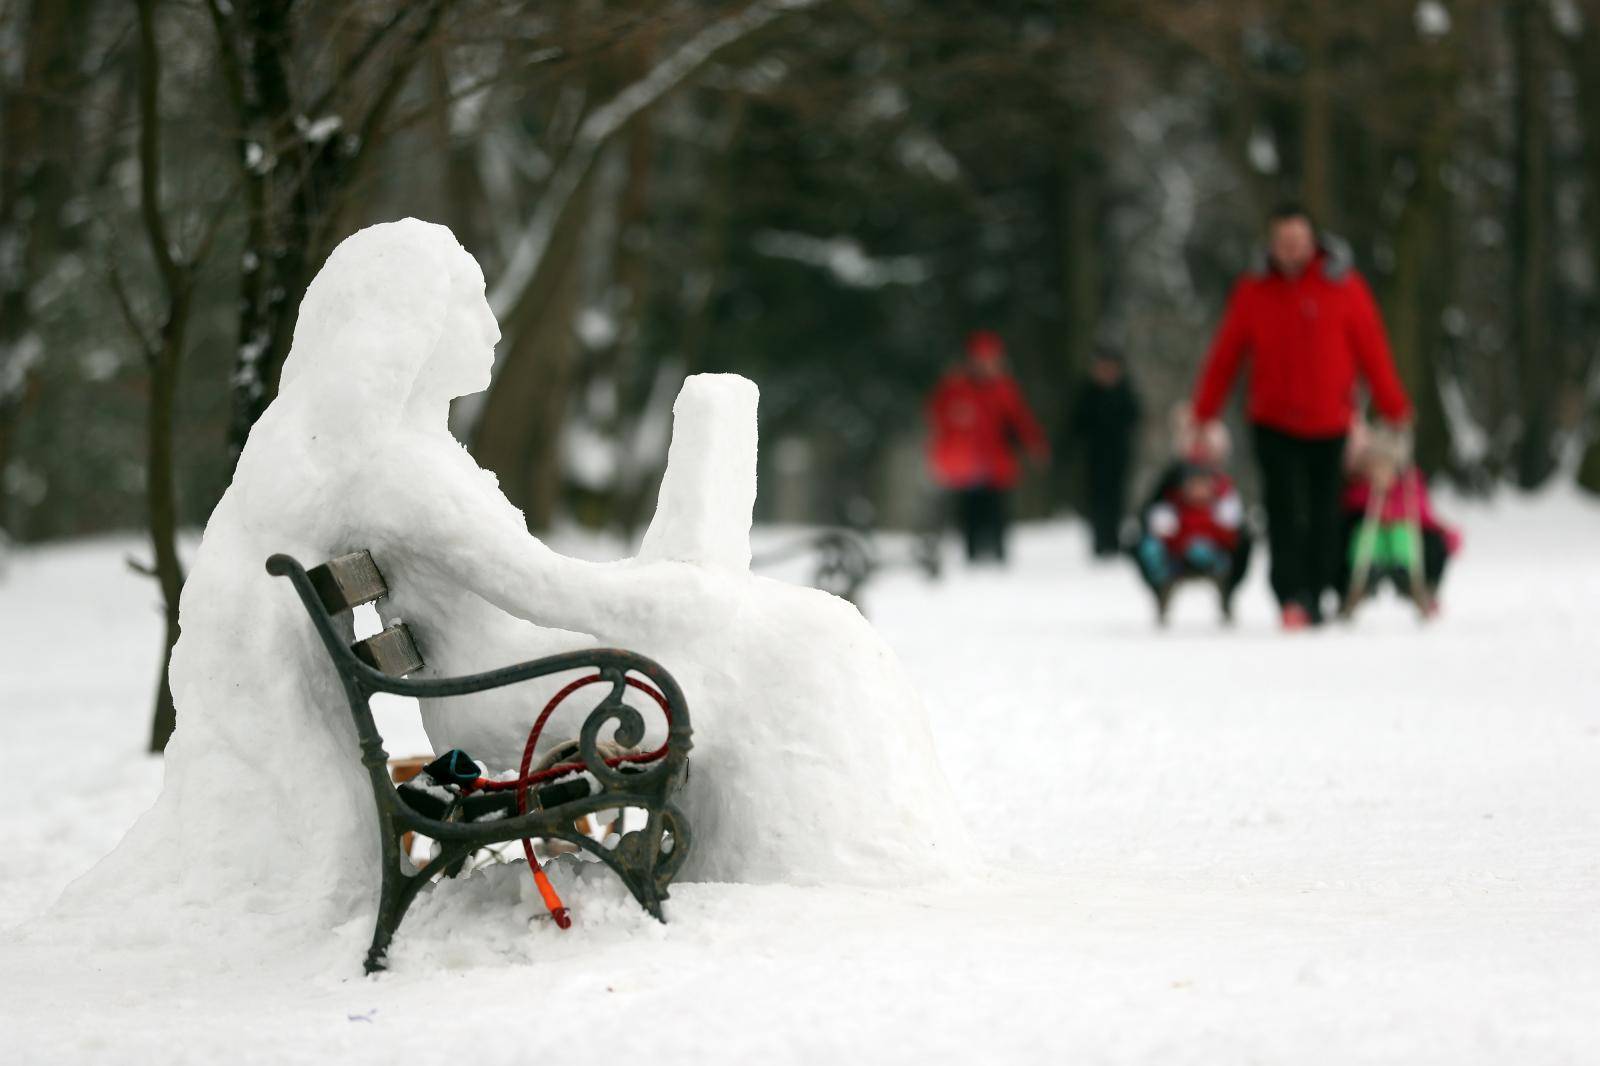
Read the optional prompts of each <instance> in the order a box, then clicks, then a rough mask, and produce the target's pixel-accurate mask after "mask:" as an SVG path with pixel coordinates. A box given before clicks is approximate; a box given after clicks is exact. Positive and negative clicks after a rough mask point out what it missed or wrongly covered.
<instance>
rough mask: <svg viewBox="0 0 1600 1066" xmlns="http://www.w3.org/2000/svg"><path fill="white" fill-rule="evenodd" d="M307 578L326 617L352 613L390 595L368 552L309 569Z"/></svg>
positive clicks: (330, 561) (332, 560)
mask: <svg viewBox="0 0 1600 1066" xmlns="http://www.w3.org/2000/svg"><path fill="white" fill-rule="evenodd" d="M306 576H307V577H309V578H310V579H311V586H312V588H314V589H316V590H317V598H318V599H320V600H321V601H322V606H323V607H324V608H326V609H327V611H328V613H329V614H339V613H341V612H343V611H348V610H351V609H353V608H355V607H359V606H361V605H362V604H363V603H371V602H372V601H373V600H376V599H378V598H380V597H382V596H386V595H388V593H389V586H388V584H387V583H386V582H385V581H384V580H383V575H382V574H381V573H379V572H378V564H377V563H375V562H373V561H372V553H371V552H368V551H358V552H351V553H350V554H349V555H341V556H339V557H338V558H337V559H330V560H328V561H327V562H325V563H323V564H322V565H321V566H318V567H314V568H312V569H311V570H310V571H308V572H307V574H306Z"/></svg>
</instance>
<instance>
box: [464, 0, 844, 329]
mask: <svg viewBox="0 0 1600 1066" xmlns="http://www.w3.org/2000/svg"><path fill="white" fill-rule="evenodd" d="M820 2H821V0H756V2H755V3H752V4H751V5H750V6H749V7H747V8H745V9H744V10H743V11H741V12H739V13H738V14H737V15H731V16H729V17H728V18H725V19H722V20H721V21H719V22H715V23H712V24H711V25H710V26H707V27H706V28H705V29H703V30H701V31H700V32H699V33H697V34H695V35H694V36H693V37H691V38H690V39H689V40H687V41H685V42H684V43H683V45H682V46H680V47H679V48H678V49H677V50H676V51H674V52H673V53H672V54H671V55H669V56H667V57H666V58H665V59H663V60H662V61H661V62H660V63H658V64H656V65H655V67H653V68H652V69H651V70H650V71H649V73H647V74H645V76H644V77H642V78H640V79H639V80H638V81H636V82H634V83H633V84H631V85H629V86H628V87H627V88H625V89H623V90H622V91H621V92H619V93H617V95H616V96H614V97H612V98H611V99H610V100H608V101H607V102H606V103H604V104H602V105H601V106H599V107H597V108H595V109H594V110H593V111H591V112H590V113H589V114H588V115H587V116H586V117H585V118H584V120H583V123H582V125H580V126H579V127H578V132H577V134H576V136H575V137H574V139H573V143H572V146H571V148H570V149H569V150H568V151H567V154H566V156H565V157H564V158H563V159H562V160H561V164H560V166H559V167H557V168H556V172H555V173H554V174H553V175H552V176H551V178H550V183H549V185H548V186H547V187H546V189H545V192H544V195H543V196H542V197H541V198H540V200H539V204H538V206H537V207H536V208H535V209H534V212H533V217H532V218H531V219H529V221H528V224H527V226H526V227H525V228H524V229H523V231H522V235H521V236H520V237H519V238H518V239H517V242H516V245H515V247H514V249H513V251H512V254H511V259H510V262H508V263H507V264H506V268H505V270H504V271H502V272H501V275H500V279H499V280H498V281H497V282H496V283H495V284H494V286H493V287H492V288H491V289H490V291H489V304H490V306H491V307H493V308H494V313H495V314H496V315H498V316H501V317H504V316H505V315H506V313H507V312H509V311H510V310H511V308H512V307H513V306H514V305H515V304H516V302H517V299H518V297H520V296H521V295H522V292H523V290H524V289H526V288H527V286H528V284H529V283H530V282H531V281H532V280H533V278H534V276H535V275H536V274H537V273H538V271H539V264H540V263H541V262H542V261H543V259H544V256H545V252H546V251H547V250H548V249H549V247H550V238H551V235H552V234H553V233H554V232H555V228H556V223H557V222H558V221H560V219H561V216H562V215H563V214H565V212H566V210H567V206H568V204H569V203H570V202H571V201H572V197H573V195H574V194H575V193H576V192H577V191H578V188H579V186H581V185H582V183H583V178H584V176H585V175H586V174H587V173H588V172H589V168H590V167H592V166H593V165H594V161H595V158H596V157H597V156H598V154H599V152H600V149H601V148H602V147H604V146H605V144H606V142H607V141H609V140H610V139H611V138H612V137H613V136H614V135H615V134H616V133H617V131H618V130H620V129H622V127H624V126H626V125H627V124H628V122H629V121H630V120H631V119H632V118H633V117H634V116H635V115H637V114H639V112H641V111H643V110H644V109H646V108H647V107H649V106H650V105H651V104H654V103H655V102H656V101H657V100H660V99H661V98H662V97H663V96H665V95H666V94H667V93H668V92H670V91H671V90H672V89H674V88H676V87H677V86H678V85H681V84H682V83H683V82H684V80H685V79H687V78H688V77H689V76H690V75H692V74H694V72H695V71H697V70H699V69H700V68H701V67H703V66H704V65H705V64H706V63H708V62H710V61H711V60H712V59H713V58H715V57H716V55H717V54H718V53H719V52H721V51H723V50H724V49H726V48H728V47H729V46H731V45H733V44H736V43H738V42H739V41H741V40H744V39H745V38H747V37H749V36H750V35H751V34H752V33H755V32H756V31H757V30H759V29H761V28H762V27H763V26H766V25H767V24H768V23H770V22H772V21H773V20H775V19H777V18H779V17H780V16H782V15H785V14H788V13H790V12H793V11H800V10H804V9H805V8H809V7H814V6H816V5H817V4H819V3H820Z"/></svg>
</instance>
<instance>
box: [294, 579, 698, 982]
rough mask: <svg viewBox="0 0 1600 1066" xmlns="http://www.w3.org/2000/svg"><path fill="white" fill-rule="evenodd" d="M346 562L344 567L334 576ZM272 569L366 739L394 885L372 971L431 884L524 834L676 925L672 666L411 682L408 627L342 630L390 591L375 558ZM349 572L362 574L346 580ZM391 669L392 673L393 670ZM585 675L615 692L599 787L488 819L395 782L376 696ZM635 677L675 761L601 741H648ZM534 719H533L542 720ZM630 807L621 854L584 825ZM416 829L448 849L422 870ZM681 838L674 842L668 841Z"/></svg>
mask: <svg viewBox="0 0 1600 1066" xmlns="http://www.w3.org/2000/svg"><path fill="white" fill-rule="evenodd" d="M339 567H343V568H344V569H343V570H339V569H330V568H339ZM267 572H268V573H269V574H272V575H274V576H277V577H287V578H288V579H289V580H290V582H291V583H292V584H293V585H294V588H295V591H296V592H297V593H298V594H299V596H300V600H301V603H302V604H303V605H304V606H305V608H306V613H307V614H309V615H310V616H311V622H312V625H313V626H314V627H315V629H316V631H317V635H318V636H319V637H320V638H321V639H322V644H323V647H324V648H326V650H327V652H328V656H329V658H330V659H331V660H332V661H333V665H334V669H335V670H336V671H337V672H338V674H339V680H340V682H341V683H342V684H343V685H344V691H345V697H346V699H347V701H348V702H349V705H350V714H351V716H352V717H353V718H354V720H355V726H356V734H357V737H358V738H359V740H360V745H361V751H360V756H361V763H362V765H363V766H365V767H366V770H367V776H368V778H369V780H370V782H371V785H372V793H373V798H374V801H375V803H376V805H377V812H378V830H379V836H380V841H381V844H382V863H383V881H382V887H381V889H380V893H379V899H378V914H377V920H376V922H375V928H374V930H373V935H372V946H371V948H370V950H369V951H368V952H367V960H366V969H367V972H368V973H371V972H373V971H374V970H381V969H383V967H384V956H385V953H386V952H387V949H388V946H389V942H390V940H391V939H392V938H393V937H394V934H395V931H396V930H397V929H398V928H399V926H400V922H401V919H402V918H404V917H405V913H406V910H407V908H408V907H410V905H411V903H412V901H413V900H414V899H415V898H416V895H417V893H418V891H420V890H421V888H422V887H423V886H424V885H426V884H428V883H429V882H430V881H432V880H433V879H434V878H435V877H437V876H438V875H439V874H440V873H441V872H443V873H450V872H452V871H454V870H455V869H458V868H459V866H460V864H461V862H462V861H463V860H465V859H466V857H467V856H469V855H470V854H471V853H472V852H474V851H477V850H479V849H480V848H484V847H488V846H489V845H492V844H500V843H505V842H507V841H512V840H520V839H522V838H524V837H540V838H544V839H546V840H551V839H559V840H564V841H567V842H568V843H570V844H572V845H573V846H575V847H578V848H581V849H583V850H584V851H586V852H588V853H589V854H591V855H593V856H595V857H596V858H597V859H599V860H600V861H601V862H604V863H605V864H606V865H607V866H609V867H610V868H611V870H612V871H613V872H615V873H616V875H617V876H618V877H619V878H620V879H621V880H622V882H623V884H625V885H626V886H627V887H628V890H629V891H630V892H632V893H633V896H634V898H635V899H637V900H638V901H639V904H640V906H642V907H644V909H645V910H647V911H648V912H649V913H650V914H652V915H654V916H655V917H656V918H657V919H661V920H665V919H664V918H663V916H662V913H661V901H662V900H664V899H666V898H667V888H668V886H669V885H670V884H671V882H672V878H673V876H674V875H675V874H676V873H677V871H678V868H679V867H680V866H682V864H683V860H684V859H685V858H686V857H687V855H688V852H689V848H690V844H691V836H690V831H689V826H688V823H687V822H686V821H685V819H684V817H683V814H682V813H681V812H680V811H679V810H678V809H677V808H676V807H675V806H674V805H673V804H672V796H673V794H674V793H675V792H676V791H677V789H678V788H679V787H680V786H681V785H682V783H683V781H684V779H685V777H686V776H687V773H688V759H689V749H690V746H691V737H692V730H691V728H690V722H689V708H688V703H687V701H686V700H685V699H684V696H683V690H682V689H680V688H679V687H678V683H677V681H675V680H674V679H673V677H672V675H671V674H669V673H668V672H667V671H666V669H665V668H663V667H662V666H661V665H660V664H659V663H657V662H655V661H654V660H651V659H648V658H646V657H645V656H643V655H638V654H635V653H633V652H630V651H624V650H621V649H618V648H594V649H588V650H584V651H575V652H566V653H564V654H561V655H551V656H547V657H545V658H542V659H534V660H531V661H529V662H523V663H517V664H515V665H512V666H507V667H503V668H501V669H498V670H490V671H486V672H484V673H479V674H467V675H463V676H460V677H441V678H431V679H426V680H414V679H411V678H407V677H405V676H401V675H402V674H403V673H407V672H410V671H412V670H415V669H417V668H419V667H421V666H422V658H421V656H420V654H418V652H417V650H416V647H415V645H414V643H413V642H412V640H411V637H410V632H409V630H407V629H406V628H405V626H404V625H403V624H396V625H394V626H391V627H390V628H389V629H387V630H385V631H384V632H383V633H380V634H379V635H378V636H376V637H371V638H368V639H367V640H365V641H358V642H357V643H356V644H354V645H346V644H345V642H344V637H343V636H342V635H341V633H340V631H339V629H338V628H337V627H336V626H335V624H334V618H335V616H336V615H338V614H340V613H342V612H343V611H345V610H349V609H352V608H353V607H355V606H358V605H360V604H362V603H370V602H372V601H374V600H376V599H378V598H379V597H381V596H382V595H384V594H386V593H387V591H388V588H387V585H386V584H384V582H383V579H382V575H381V574H379V572H378V570H377V568H376V566H375V564H374V563H373V561H372V558H371V556H370V555H369V554H367V553H366V552H358V553H355V554H353V555H349V556H342V557H341V558H340V559H337V560H334V561H333V562H331V563H328V564H325V565H324V566H322V567H318V568H317V569H316V570H315V571H312V572H308V571H307V570H306V569H305V567H303V566H301V565H300V563H299V562H297V561H296V560H295V559H293V558H291V557H290V556H288V555H282V554H278V555H273V556H272V557H271V558H269V559H268V560H267ZM330 574H331V575H333V576H330ZM341 574H344V575H350V574H353V575H354V577H353V578H352V579H349V580H347V581H345V582H343V583H341V582H340V580H339V577H340V575H341ZM375 664H376V665H375ZM379 666H384V667H386V668H387V671H388V672H386V670H385V669H379V668H378V667H379ZM583 669H589V670H593V671H596V672H598V675H599V678H600V682H601V683H602V684H603V685H604V686H605V687H606V688H607V690H608V691H607V694H606V695H605V696H604V697H603V698H602V700H601V702H600V703H599V704H598V705H597V706H596V707H595V708H594V710H592V711H591V712H590V713H589V714H588V716H587V717H586V718H585V719H584V722H583V726H582V728H581V730H580V732H579V737H578V750H579V758H580V760H581V761H582V763H583V769H584V771H585V772H587V773H588V774H589V775H591V776H592V777H593V778H594V779H595V781H596V782H597V784H598V791H595V792H593V794H591V795H588V796H586V797H580V798H577V799H572V800H569V801H567V802H563V803H560V804H559V805H557V806H554V807H550V808H547V809H535V810H532V811H529V812H528V813H525V814H519V815H512V816H507V817H501V818H495V819H493V820H481V821H447V820H444V819H440V818H434V817H430V816H429V815H427V814H424V813H422V812H421V811H418V810H416V809H415V808H413V807H412V806H411V805H410V804H408V803H407V802H406V801H405V799H404V798H403V797H402V796H401V794H400V791H399V789H398V787H397V786H396V785H395V783H394V781H393V780H392V779H391V777H390V775H389V755H388V753H387V752H386V751H385V750H384V746H383V737H382V735H381V734H380V733H379V732H378V727H377V724H376V722H375V721H374V719H373V716H372V708H371V705H370V700H371V698H372V696H373V695H374V694H376V693H379V692H388V693H393V694H395V695H399V696H413V697H418V698H422V699H440V698H448V697H451V696H464V695H468V694H470V693H474V692H485V691H488V690H490V689H497V688H503V687H505V686H507V685H514V684H517V683H519V682H522V681H529V680H532V679H534V678H538V677H547V676H549V675H551V674H559V673H566V672H571V671H575V670H583ZM630 673H631V674H635V675H638V676H639V677H642V678H644V679H645V680H647V681H648V682H649V683H650V684H651V685H653V686H655V689H656V691H657V692H659V693H660V694H661V696H662V698H663V699H664V701H665V704H666V707H667V717H668V722H667V738H666V744H665V748H664V754H663V756H662V757H661V758H660V759H658V760H655V761H654V762H652V763H650V764H649V765H648V766H645V767H643V768H642V769H641V768H639V767H637V766H630V767H629V768H628V771H624V770H621V769H613V768H612V767H611V766H608V765H607V764H606V761H605V759H604V758H603V757H602V755H601V754H600V752H599V750H598V748H597V744H598V742H599V740H600V734H601V732H602V731H603V730H604V729H605V728H606V726H607V725H611V724H614V725H615V734H614V739H615V740H616V742H617V743H619V744H621V745H623V746H624V747H632V746H634V745H637V744H639V743H640V742H641V741H642V740H643V739H644V734H645V722H644V718H643V716H642V715H641V714H640V713H639V712H638V711H637V710H635V709H634V708H633V707H631V706H629V705H628V704H627V703H625V702H624V701H623V695H624V693H625V692H626V691H627V683H626V680H625V679H626V677H627V675H629V674H630ZM529 717H530V720H531V718H532V715H530V716H529ZM624 808H633V809H639V810H643V811H644V812H645V813H646V822H645V826H644V828H643V829H635V830H633V831H630V832H627V833H624V834H623V835H622V837H621V838H620V840H619V841H618V842H617V844H616V846H615V847H611V848H608V847H605V846H604V845H603V844H600V843H597V842H596V841H594V840H593V839H592V838H590V837H589V836H588V835H587V834H585V833H581V832H579V831H578V830H577V828H576V826H575V822H576V821H577V819H579V818H581V817H582V816H584V815H586V814H594V813H596V812H599V811H604V810H616V809H624ZM406 833H420V834H421V835H423V836H426V837H430V838H432V839H433V840H435V841H437V842H438V844H439V852H438V854H436V855H435V856H434V857H433V858H432V859H430V860H429V861H428V862H427V863H425V864H424V865H423V866H422V867H421V868H420V869H418V870H415V871H414V872H410V873H408V872H407V870H406V867H407V866H408V865H409V862H408V860H407V859H406V857H405V856H404V854H403V851H402V848H401V844H400V841H401V838H402V837H403V836H404V835H405V834H406ZM669 837H670V847H668V846H666V842H667V838H669Z"/></svg>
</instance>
